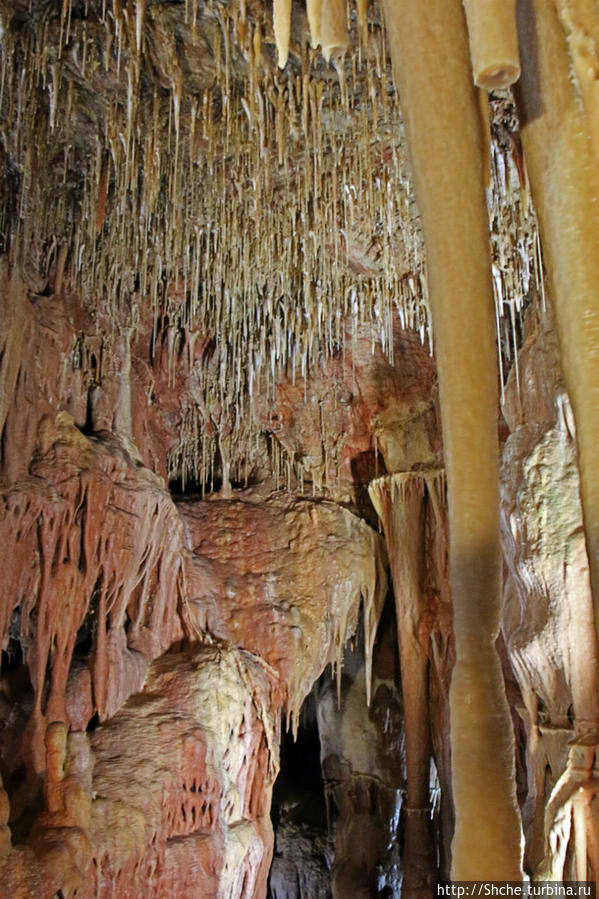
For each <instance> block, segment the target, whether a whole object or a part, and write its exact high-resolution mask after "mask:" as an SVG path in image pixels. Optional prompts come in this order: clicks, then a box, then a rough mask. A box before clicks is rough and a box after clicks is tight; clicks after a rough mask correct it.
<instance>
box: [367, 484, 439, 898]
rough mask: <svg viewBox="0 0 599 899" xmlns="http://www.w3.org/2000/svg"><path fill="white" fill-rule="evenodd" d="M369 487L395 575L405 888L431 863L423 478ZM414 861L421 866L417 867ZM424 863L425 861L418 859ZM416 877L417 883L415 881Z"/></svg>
mask: <svg viewBox="0 0 599 899" xmlns="http://www.w3.org/2000/svg"><path fill="white" fill-rule="evenodd" d="M368 492H369V494H370V498H371V500H372V503H373V505H374V507H375V509H376V511H377V514H378V515H379V518H380V519H381V521H382V523H383V528H384V531H385V539H386V542H387V552H388V553H389V565H390V568H391V575H392V578H393V592H394V594H395V609H396V615H397V640H398V645H399V663H400V669H401V692H402V697H403V708H404V721H405V731H406V772H407V781H408V786H407V821H406V844H405V846H406V848H405V850H404V858H403V864H404V871H405V873H404V890H408V889H410V888H411V887H416V886H417V884H418V879H419V878H421V877H422V875H423V873H424V872H423V871H422V867H424V868H425V872H430V871H431V869H432V867H433V865H432V855H433V852H432V844H431V835H430V833H429V831H428V826H427V822H428V819H429V817H430V813H429V771H430V751H431V748H430V729H429V720H428V683H427V681H428V656H427V651H426V646H423V645H422V642H421V630H422V624H423V619H424V618H425V602H424V596H423V579H424V567H425V565H424V503H425V482H424V479H423V477H422V475H421V474H419V473H418V472H408V473H405V474H394V475H390V476H389V477H384V478H378V479H377V480H376V481H373V482H372V483H371V484H370V486H369V488H368ZM418 860H420V862H421V865H420V868H419V867H418ZM422 863H424V864H422ZM413 879H415V880H416V883H414V882H413Z"/></svg>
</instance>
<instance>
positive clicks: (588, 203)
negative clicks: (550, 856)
mask: <svg viewBox="0 0 599 899" xmlns="http://www.w3.org/2000/svg"><path fill="white" fill-rule="evenodd" d="M519 28H520V34H519V37H520V45H521V47H522V60H523V67H522V78H521V82H520V84H519V85H518V89H517V93H516V99H517V102H518V106H519V115H520V124H521V129H522V143H523V145H524V152H525V157H526V165H527V170H528V173H529V176H530V183H531V189H532V194H533V199H534V202H535V206H536V208H537V214H538V218H539V227H540V231H541V239H542V245H543V256H544V259H545V262H546V264H547V272H548V276H549V283H550V286H551V298H552V300H553V307H554V312H555V320H556V325H557V332H558V337H559V343H560V350H561V361H562V366H563V372H564V379H565V382H566V387H567V389H568V393H569V396H570V401H571V403H572V409H573V412H574V418H575V421H576V439H577V445H578V461H579V468H580V492H581V499H582V508H583V519H584V530H585V537H586V543H587V551H588V555H589V567H590V575H591V589H592V593H593V604H594V608H595V629H596V631H597V632H598V633H599V470H598V467H597V447H598V446H599V305H598V303H597V289H598V285H599V171H598V168H597V158H596V156H595V154H594V151H593V145H592V142H591V139H590V137H589V127H588V125H589V123H588V121H587V120H586V118H585V114H584V111H583V109H582V108H581V106H580V104H579V100H578V97H577V94H576V88H575V87H574V85H573V84H572V81H571V80H570V77H569V65H568V52H567V45H566V41H565V39H564V34H563V31H562V29H561V28H560V24H559V21H558V16H557V12H556V9H555V5H554V3H553V2H550V0H529V2H527V3H523V4H522V11H521V15H520V18H519ZM592 655H593V656H594V657H591V658H589V659H588V660H587V665H588V667H589V668H592V669H593V671H594V677H595V678H596V677H597V650H596V648H595V651H594V653H593V654H592ZM595 683H597V681H595ZM596 691H597V688H595V695H596ZM575 725H576V729H577V730H578V732H584V731H591V732H593V733H594V734H595V735H597V733H598V731H599V713H598V709H597V702H593V704H592V707H589V708H588V709H587V710H586V713H583V714H580V713H579V710H576V722H575Z"/></svg>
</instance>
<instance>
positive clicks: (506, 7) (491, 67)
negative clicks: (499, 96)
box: [463, 0, 520, 91]
mask: <svg viewBox="0 0 599 899" xmlns="http://www.w3.org/2000/svg"><path fill="white" fill-rule="evenodd" d="M463 3H464V9H465V10H466V18H467V20H468V34H469V39H470V56H471V58H472V74H473V77H474V83H475V84H476V85H477V87H482V88H484V89H485V90H489V91H490V90H499V89H501V88H505V87H509V86H510V85H511V84H514V83H515V82H516V81H517V80H518V78H519V77H520V52H519V49H518V30H517V25H516V0H463Z"/></svg>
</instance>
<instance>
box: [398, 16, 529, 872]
mask: <svg viewBox="0 0 599 899" xmlns="http://www.w3.org/2000/svg"><path fill="white" fill-rule="evenodd" d="M385 19H386V25H387V33H388V36H389V42H390V48H391V54H392V60H393V69H394V75H395V79H396V82H397V85H398V89H399V91H400V97H401V104H402V110H403V114H404V119H405V125H406V133H407V137H408V145H409V149H410V155H411V160H412V171H413V176H414V186H415V190H416V199H417V203H418V206H419V209H420V213H421V216H422V224H423V229H424V236H425V241H426V251H427V264H428V278H429V292H430V298H431V306H432V315H433V327H434V334H435V346H436V353H437V362H438V371H439V389H440V397H441V414H442V420H443V442H444V452H445V462H446V470H447V484H448V496H449V528H450V567H451V588H452V599H453V607H454V627H455V640H456V657H457V661H456V666H455V669H454V673H453V679H452V686H451V746H452V775H453V792H454V801H455V811H456V830H455V835H454V841H453V846H452V851H453V868H452V874H453V876H454V877H455V878H457V879H465V880H467V879H489V880H492V879H503V878H510V879H517V878H518V877H519V876H520V871H521V868H520V857H521V848H520V833H521V831H520V822H519V815H518V811H517V804H516V797H515V777H514V751H513V732H512V725H511V720H510V715H509V709H508V705H507V700H506V697H505V690H504V685H503V679H502V674H501V668H500V664H499V659H498V656H497V653H496V651H495V648H494V644H495V640H496V637H497V634H498V629H499V615H500V605H499V597H500V577H501V555H500V547H499V484H498V445H497V366H496V356H495V335H494V321H493V295H492V287H491V267H490V258H489V242H488V222H487V211H486V206H485V196H484V187H483V158H482V151H481V147H482V145H483V143H482V140H481V131H480V129H481V125H480V117H479V111H478V106H477V102H476V96H475V88H474V86H473V82H472V70H471V61H470V54H469V48H468V35H467V30H466V22H465V16H464V12H463V8H462V4H461V2H460V0H430V2H429V3H427V4H422V3H414V2H413V0H386V2H385Z"/></svg>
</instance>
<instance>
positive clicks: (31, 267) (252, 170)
mask: <svg viewBox="0 0 599 899" xmlns="http://www.w3.org/2000/svg"><path fill="white" fill-rule="evenodd" d="M1 10H2V18H1V22H2V48H3V49H2V75H1V85H0V92H1V102H0V129H1V141H0V143H1V146H0V153H1V154H2V159H1V171H0V177H1V178H2V181H3V185H2V187H3V190H2V208H1V211H0V215H1V219H0V221H1V239H2V244H3V248H4V250H5V251H6V252H7V253H8V254H9V258H10V260H11V264H12V265H13V266H18V267H19V268H21V269H22V271H23V272H24V277H25V279H26V286H27V289H28V291H29V293H30V296H31V297H38V298H42V299H41V300H40V302H43V298H44V297H48V296H54V297H56V298H57V301H56V304H55V307H56V309H57V310H58V307H61V308H62V307H63V306H64V307H65V311H64V315H65V317H66V319H67V320H68V322H70V324H71V330H72V335H71V338H72V341H73V349H72V356H73V360H74V364H75V365H79V366H81V369H82V377H84V379H86V381H87V384H88V388H89V390H90V394H91V393H93V390H94V388H96V387H98V386H99V385H103V386H104V387H105V385H106V384H107V382H108V381H109V380H110V377H111V368H112V370H113V371H112V375H113V376H114V377H118V371H117V369H118V368H119V366H121V362H120V361H119V362H114V359H115V358H117V357H118V359H119V360H122V348H123V341H124V342H125V343H126V344H127V353H128V354H129V355H130V356H131V369H132V377H133V378H134V379H136V380H137V381H138V382H139V393H140V396H143V395H145V397H146V402H147V404H148V406H152V407H153V408H152V409H151V411H150V413H149V415H150V417H153V418H154V419H155V420H156V423H155V427H154V430H155V432H161V433H162V435H163V440H162V443H161V448H160V451H158V452H156V451H155V450H154V451H153V452H154V455H155V458H154V459H152V460H150V459H149V451H148V452H146V453H144V452H143V450H142V456H143V457H144V460H145V461H146V462H147V463H149V464H150V465H151V467H153V468H154V469H155V470H157V471H158V472H159V473H160V474H162V475H164V476H166V477H168V479H169V480H170V481H171V482H177V483H180V484H182V485H183V489H185V484H186V483H187V484H190V483H192V484H194V485H195V486H196V488H197V489H198V490H201V491H202V492H204V491H208V492H209V491H210V490H211V489H213V488H214V485H215V484H218V485H220V484H222V482H223V479H224V481H225V486H226V482H231V483H244V484H247V483H248V482H251V481H255V480H259V479H260V478H261V477H264V465H263V463H262V462H261V460H263V459H264V458H265V457H268V458H269V464H268V466H267V468H269V469H271V470H273V471H275V470H276V477H277V479H281V481H285V480H287V481H288V482H289V480H290V479H293V481H294V483H300V482H301V484H302V485H304V484H307V485H309V486H310V488H311V489H313V490H314V491H316V492H319V493H322V492H324V493H326V494H328V495H336V496H340V497H341V496H344V497H349V496H351V495H352V492H355V483H356V482H358V483H360V482H362V483H363V484H364V483H366V482H367V481H368V478H369V477H370V476H371V475H372V474H373V473H374V470H373V469H372V464H371V463H368V464H366V462H364V464H363V465H362V464H361V462H360V457H361V455H362V454H364V453H365V452H366V450H365V449H364V447H363V446H362V444H363V442H364V441H363V440H362V441H360V439H359V438H356V439H355V440H354V441H353V444H352V445H351V446H348V445H347V440H348V437H347V435H348V433H349V432H352V433H353V434H357V433H358V432H360V431H362V432H364V431H365V430H374V431H375V432H376V431H377V428H378V430H380V431H381V435H382V437H381V439H382V441H383V443H384V442H385V439H386V438H385V433H384V432H385V431H386V419H385V415H386V414H387V413H386V412H385V409H384V408H380V407H377V408H373V406H372V403H369V399H368V393H369V385H368V384H367V383H366V384H363V383H361V382H360V377H359V376H360V370H361V369H364V370H365V369H366V368H367V367H368V368H370V365H369V359H370V358H374V359H375V360H376V361H375V368H377V372H376V373H375V378H378V379H379V381H380V379H381V378H382V377H383V376H384V375H383V372H384V371H385V368H386V369H387V375H388V374H389V372H390V370H391V369H390V366H391V365H392V364H393V363H394V362H395V361H397V359H396V356H397V354H398V353H399V354H400V355H401V354H402V353H404V354H406V357H413V359H414V363H413V366H412V368H413V372H412V377H414V376H415V373H416V370H417V368H418V367H420V368H421V370H422V378H423V380H424V382H426V381H427V379H430V365H429V364H428V363H427V361H426V359H425V356H426V354H427V353H429V352H430V351H431V350H432V346H433V335H432V329H431V323H430V319H429V312H428V302H427V281H426V267H425V261H424V251H423V240H422V234H421V230H420V224H419V218H418V213H417V211H416V209H415V205H414V199H413V192H412V187H411V179H410V172H409V164H408V160H407V153H406V147H405V140H404V136H403V124H402V116H401V108H400V103H399V102H398V95H397V92H396V90H395V88H394V86H393V80H392V75H391V67H390V61H389V59H388V57H387V51H386V44H385V33H384V27H383V24H382V21H381V15H380V11H379V9H378V6H377V5H376V4H373V5H371V6H370V8H369V10H368V17H369V18H368V28H367V32H365V31H364V29H362V32H361V34H360V33H359V29H358V24H357V13H356V10H354V9H353V7H352V9H351V14H350V18H349V23H348V24H349V46H350V50H349V52H347V53H344V54H342V55H338V56H333V57H332V59H331V60H329V61H328V62H327V61H325V59H324V58H323V56H322V54H321V52H320V51H319V50H314V49H312V48H311V46H310V40H309V29H308V23H307V16H306V10H305V8H304V5H303V4H300V3H294V4H293V7H292V19H291V36H290V53H289V61H288V63H287V65H286V66H285V68H284V69H283V70H281V69H279V68H278V66H277V56H276V48H275V40H274V35H273V25H272V15H271V11H270V9H266V8H265V7H263V6H262V4H259V3H250V2H248V3H245V2H242V3H239V4H238V3H236V2H233V3H219V2H211V3H196V2H192V0H187V2H159V0H155V2H147V3H137V4H135V5H132V4H123V3H120V2H116V0H114V2H85V3H84V2H74V0H69V2H65V3H64V4H62V5H61V4H56V3H48V2H33V0H32V2H16V3H10V2H5V3H3V4H2V6H1ZM481 114H482V115H483V117H484V118H485V120H486V126H485V128H486V132H487V133H488V135H489V140H490V141H492V154H491V167H490V171H489V173H488V179H489V181H488V183H489V190H488V207H489V217H490V224H491V234H492V245H493V263H494V269H493V273H494V282H495V283H494V286H495V299H496V308H497V329H498V346H499V348H500V352H499V356H500V361H501V363H502V372H501V378H502V385H503V381H504V380H505V379H506V378H507V373H508V370H509V368H510V366H511V364H512V360H513V358H514V350H515V348H516V344H517V341H518V336H519V317H520V313H521V307H522V305H523V303H530V302H531V301H533V302H535V301H536V297H537V296H538V295H539V294H540V292H541V291H542V283H541V276H540V274H539V273H540V271H541V267H540V265H539V254H540V250H539V247H538V238H537V232H536V221H535V217H534V213H533V211H532V208H531V205H530V200H529V197H528V191H527V184H526V176H525V173H524V169H523V163H522V154H521V149H520V144H519V137H518V132H517V121H516V117H515V113H514V107H513V104H512V102H511V98H510V96H509V93H508V92H506V91H503V92H501V91H500V92H496V93H494V94H492V95H491V101H490V104H487V103H486V101H485V104H481ZM74 293H76V294H77V296H78V297H79V298H80V300H79V301H78V302H79V305H80V307H81V308H80V309H79V311H78V313H77V314H78V316H79V318H80V319H81V320H80V321H75V319H76V317H77V316H75V314H74V312H73V311H72V308H70V307H69V303H70V301H69V299H68V298H69V296H70V295H72V294H74ZM72 305H73V304H72V303H71V307H72ZM60 314H61V313H60V312H58V311H57V315H60ZM83 319H84V320H83ZM398 325H399V326H400V328H407V329H410V330H411V331H413V332H414V334H415V335H417V338H418V341H419V343H420V344H421V346H422V348H423V349H424V352H421V351H420V350H419V349H418V348H417V347H416V346H415V345H414V342H413V341H412V340H411V338H410V337H409V336H408V337H404V338H399V339H398V337H397V332H398V330H399V329H398V327H397V326H398ZM394 331H395V334H396V336H395V337H394ZM403 333H404V334H408V335H409V331H407V332H403ZM416 357H419V358H418V359H417V358H416ZM111 360H112V361H111ZM400 364H401V363H400ZM406 364H409V363H406ZM121 367H122V366H121ZM356 379H357V380H358V384H357V386H356ZM392 380H393V379H392V377H391V378H390V382H392ZM331 382H332V383H334V384H335V385H336V388H335V390H334V391H331V390H330V389H329V385H330V384H331ZM370 386H372V385H370ZM391 391H393V387H391ZM371 392H372V391H371ZM425 392H426V391H425ZM365 395H366V397H365ZM307 399H311V400H312V404H311V406H310V403H309V402H307V401H306V400H307ZM360 404H361V406H362V407H364V406H367V407H368V414H367V416H366V418H367V423H366V425H365V424H364V413H363V412H362V411H360V409H358V410H357V411H356V409H357V406H359V405H360ZM156 405H158V406H159V407H160V408H156ZM375 405H376V404H375ZM384 405H385V403H384V402H383V406H384ZM379 406H380V404H379ZM414 409H415V406H413V407H412V410H411V412H410V410H409V409H407V411H405V413H402V414H403V417H404V418H409V416H410V415H412V417H414V414H415V413H414ZM291 410H295V411H291ZM298 410H299V411H298ZM86 414H87V415H88V418H89V415H90V413H89V410H88V412H87V413H86ZM95 414H96V417H97V418H98V419H99V420H102V412H101V411H100V412H98V411H96V413H95ZM82 415H83V413H79V414H75V419H76V420H77V419H78V418H81V417H82ZM381 415H382V419H381V418H380V417H381ZM125 417H127V415H125ZM391 417H393V415H391ZM395 417H396V418H397V416H395ZM400 417H401V416H400ZM387 418H389V414H387ZM158 420H159V421H158ZM358 420H359V424H358V423H357V422H358ZM381 422H382V424H381ZM78 423H81V422H79V421H78ZM88 424H89V422H88ZM94 427H95V429H96V430H97V428H98V422H97V421H96V423H95V425H94ZM133 429H135V425H134V424H133ZM137 442H138V443H139V442H140V441H139V440H138V441H137ZM349 442H350V443H352V441H351V440H350V441H349ZM368 442H370V438H369V440H368ZM387 442H388V441H387ZM391 456H392V461H391V463H390V464H391V467H399V468H401V467H402V466H405V465H406V460H405V459H402V453H401V452H399V453H398V452H397V451H394V452H391ZM362 461H363V460H362ZM437 461H438V460H437ZM415 462H416V464H419V463H421V464H423V465H424V464H429V463H430V459H424V458H423V459H421V460H418V459H417V460H415ZM352 467H353V474H352V472H351V471H350V470H349V469H351V468H352ZM361 468H363V469H364V471H363V473H362V475H360V474H359V472H360V470H361ZM215 472H216V474H215Z"/></svg>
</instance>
